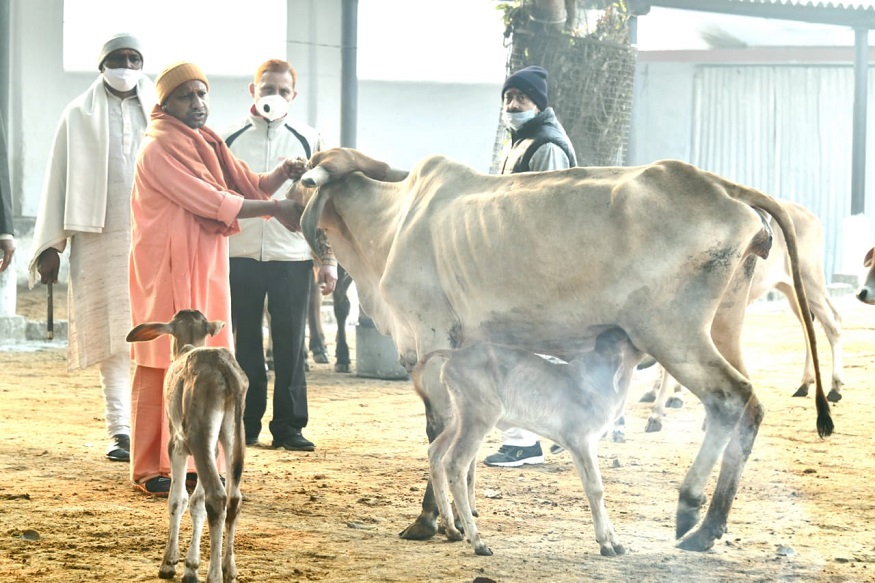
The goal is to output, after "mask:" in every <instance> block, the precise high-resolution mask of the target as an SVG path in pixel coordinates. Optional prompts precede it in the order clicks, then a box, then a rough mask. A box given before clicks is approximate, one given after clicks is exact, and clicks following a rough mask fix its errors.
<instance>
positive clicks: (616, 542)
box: [567, 434, 626, 557]
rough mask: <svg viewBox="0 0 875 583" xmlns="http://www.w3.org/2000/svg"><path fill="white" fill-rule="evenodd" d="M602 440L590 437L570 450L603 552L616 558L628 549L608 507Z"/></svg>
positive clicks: (596, 536)
mask: <svg viewBox="0 0 875 583" xmlns="http://www.w3.org/2000/svg"><path fill="white" fill-rule="evenodd" d="M598 439H599V436H598V434H595V435H593V436H588V437H586V438H585V439H584V440H583V441H582V442H581V443H579V444H569V446H568V447H567V449H568V451H569V453H570V454H571V459H572V460H573V461H574V467H575V468H577V473H578V474H579V475H580V481H581V482H582V483H583V490H584V491H585V492H586V498H587V500H588V501H589V507H590V510H591V511H592V522H593V527H594V528H595V539H596V542H597V543H598V544H599V550H600V552H601V554H602V555H603V556H605V557H614V556H617V555H623V554H625V553H626V549H625V548H624V547H623V545H622V544H621V543H620V539H619V538H618V537H617V533H616V532H615V531H614V525H613V524H612V523H611V519H610V518H608V511H607V509H606V508H605V487H604V484H603V482H602V475H601V472H599V465H598V456H597V454H596V451H597V449H596V448H597V446H598Z"/></svg>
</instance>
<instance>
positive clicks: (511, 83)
mask: <svg viewBox="0 0 875 583" xmlns="http://www.w3.org/2000/svg"><path fill="white" fill-rule="evenodd" d="M511 87H513V88H514V89H519V90H520V91H522V92H523V93H525V94H526V95H528V96H529V99H531V100H532V101H534V102H535V105H537V106H538V109H539V110H541V111H544V110H545V109H547V106H548V105H549V101H548V99H547V70H546V69H544V68H543V67H538V66H537V65H533V66H531V67H526V68H524V69H520V70H519V71H517V72H516V73H514V74H513V75H511V76H510V77H508V78H507V81H505V82H504V87H502V88H501V98H502V99H504V93H505V91H507V90H508V89H510V88H511Z"/></svg>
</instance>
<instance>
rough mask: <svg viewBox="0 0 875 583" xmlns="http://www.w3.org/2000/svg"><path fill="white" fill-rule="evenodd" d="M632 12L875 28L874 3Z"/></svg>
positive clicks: (635, 2) (721, 3)
mask: <svg viewBox="0 0 875 583" xmlns="http://www.w3.org/2000/svg"><path fill="white" fill-rule="evenodd" d="M629 4H630V7H631V9H632V11H633V12H635V13H637V14H646V13H647V12H648V11H649V10H650V7H652V6H660V7H663V8H679V9H683V10H695V11H697V12H715V13H719V14H735V15H739V16H758V17H760V18H776V19H781V20H795V21H798V22H810V23H814V24H834V25H839V26H849V27H851V28H854V29H873V28H875V2H872V1H871V0H870V1H865V0H857V1H856V2H853V1H851V2H845V1H842V0H839V1H836V2H813V1H811V0H631V1H630V2H629Z"/></svg>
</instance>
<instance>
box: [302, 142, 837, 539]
mask: <svg viewBox="0 0 875 583" xmlns="http://www.w3.org/2000/svg"><path fill="white" fill-rule="evenodd" d="M310 162H311V167H312V169H311V170H310V171H308V172H307V173H306V174H305V175H304V176H302V178H301V180H300V181H299V184H300V185H302V186H311V187H318V189H317V190H316V191H315V192H312V191H306V190H305V189H303V188H301V189H296V190H295V191H293V192H292V193H291V195H292V196H293V197H296V198H299V200H301V201H302V202H306V204H307V208H306V210H305V211H304V214H303V216H302V219H301V225H302V230H303V231H304V235H305V237H307V239H308V241H310V242H311V245H314V244H315V236H316V227H317V225H318V226H319V227H321V228H322V229H324V230H325V232H326V234H327V235H328V237H329V239H330V240H331V245H332V247H333V248H334V251H335V254H336V256H337V259H338V262H339V263H341V264H342V265H343V266H344V267H345V268H346V269H347V271H348V272H349V274H350V275H351V276H352V278H353V279H354V280H355V282H356V289H357V291H358V297H359V301H360V303H361V305H362V307H363V308H364V310H365V312H366V313H367V314H368V315H369V316H371V318H373V320H374V322H375V323H376V325H377V328H378V329H379V330H380V332H382V333H383V334H386V335H389V336H391V338H392V340H393V342H394V343H395V346H396V349H397V352H398V354H399V357H400V359H401V362H402V364H404V365H405V366H406V367H407V369H408V370H411V369H412V368H413V367H414V366H415V364H416V363H417V361H418V360H419V358H420V357H421V356H423V355H425V354H427V353H429V352H431V351H433V350H437V349H447V348H454V347H457V346H461V345H462V344H463V343H465V344H467V343H471V342H477V341H487V342H492V343H497V344H506V345H510V346H515V347H518V348H522V349H524V350H528V351H530V352H536V353H539V354H546V355H551V356H555V357H557V358H561V359H563V360H566V361H569V360H572V359H574V358H577V357H579V356H581V355H582V354H584V353H586V352H589V351H591V350H592V349H593V347H594V345H595V339H596V337H597V336H598V335H599V334H600V333H601V332H604V331H605V330H607V329H609V328H619V329H620V330H622V331H623V332H624V333H625V334H626V335H627V336H628V337H629V340H630V343H631V344H632V346H634V347H635V349H636V350H638V351H640V352H645V353H647V354H650V355H652V356H653V357H654V358H656V359H657V361H658V362H660V363H661V364H662V365H663V366H665V368H666V369H667V370H668V371H669V372H670V373H671V374H672V375H673V376H674V377H675V378H677V379H678V380H679V381H680V382H682V383H683V384H684V385H686V386H688V387H690V389H691V390H692V391H693V392H694V393H695V394H696V395H697V396H698V397H699V399H700V400H701V401H702V402H703V403H704V405H705V408H706V410H707V414H708V420H709V421H708V426H707V429H706V432H705V437H704V440H703V443H702V448H701V450H700V452H699V454H698V455H697V456H696V459H695V461H694V462H693V465H692V467H691V468H690V470H689V471H688V472H687V475H686V477H685V478H684V480H683V483H682V484H681V487H680V494H679V502H678V507H677V518H676V536H677V537H678V538H682V537H683V538H682V540H681V541H680V542H679V546H680V547H681V548H684V549H688V550H695V551H704V550H707V549H710V548H711V547H712V546H713V545H714V542H715V540H716V539H717V538H720V537H721V536H722V535H723V533H724V532H725V531H726V523H727V518H728V515H729V510H730V508H731V506H732V503H733V500H734V498H735V494H736V492H737V490H738V486H739V481H740V478H741V473H742V471H743V469H744V465H745V463H746V461H747V458H748V456H749V455H750V452H751V449H752V447H753V442H754V439H755V438H756V434H757V431H758V429H759V426H760V423H761V422H762V418H763V414H764V411H763V407H762V405H761V404H760V402H759V400H758V399H757V398H756V396H755V395H754V391H753V386H752V385H751V383H750V381H749V379H748V377H747V371H746V368H745V366H744V362H743V358H742V353H741V322H742V315H743V312H744V309H745V307H746V306H747V298H748V295H749V292H750V282H751V278H752V277H753V271H754V267H755V262H756V261H757V256H759V257H766V256H767V255H768V253H769V248H770V241H771V233H770V228H769V226H768V223H767V221H766V220H765V219H764V217H763V216H762V215H761V213H760V212H759V211H758V210H756V209H761V210H762V211H764V212H767V213H768V214H770V215H772V216H774V217H775V219H776V220H777V222H778V224H779V225H780V227H781V230H782V231H783V232H784V235H785V236H786V238H787V247H788V251H789V254H790V261H791V265H792V267H793V280H794V286H795V290H796V295H797V299H798V301H799V303H800V305H801V306H802V308H801V313H802V314H803V317H804V321H805V333H806V335H807V337H808V341H809V342H810V343H811V351H812V354H813V355H814V359H815V378H816V397H815V403H816V405H817V429H818V433H819V434H820V435H821V436H825V435H829V434H831V433H832V430H833V423H832V419H831V417H830V412H829V403H828V402H827V400H826V396H825V394H824V392H823V386H822V383H821V381H820V375H819V369H818V366H817V365H818V361H817V351H816V346H815V342H816V340H815V335H814V328H813V324H812V320H811V314H810V311H809V308H808V300H807V299H806V296H805V290H804V288H803V284H802V276H801V274H800V273H799V257H798V253H797V248H796V237H795V232H794V229H793V223H792V220H791V218H790V216H789V215H788V214H787V212H786V211H785V210H784V208H783V207H781V206H780V205H779V204H778V203H777V201H775V200H774V199H773V198H771V197H769V196H767V195H765V194H763V193H760V192H758V191H756V190H753V189H750V188H746V187H744V186H741V185H738V184H735V183H732V182H730V181H727V180H726V179H724V178H721V177H720V176H717V175H715V174H712V173H709V172H705V171H702V170H699V169H698V168H695V167H694V166H691V165H689V164H686V163H684V162H680V161H671V160H667V161H661V162H655V163H653V164H648V165H646V166H638V167H592V168H572V169H568V170H559V171H554V172H541V173H537V172H534V173H521V174H512V175H503V176H491V175H485V174H481V173H478V172H476V171H474V170H473V169H471V168H469V167H467V166H464V165H462V164H458V163H456V162H453V161H451V160H448V159H447V158H444V157H441V156H432V157H429V158H426V159H425V160H423V161H422V162H420V163H419V164H418V165H417V166H416V167H415V168H414V169H413V170H412V171H411V172H409V173H408V172H404V171H399V170H394V169H392V168H390V167H389V166H388V165H387V164H385V163H383V162H379V161H376V160H373V159H371V158H368V157H367V156H365V155H363V154H362V153H360V152H357V151H355V150H351V149H332V150H327V151H324V152H320V153H317V154H316V155H314V156H313V158H312V159H311V161H310ZM437 369H438V367H437V363H435V362H433V363H431V364H430V365H429V366H428V367H426V370H425V371H424V373H423V389H424V391H425V394H426V395H427V398H428V403H429V406H428V407H427V408H426V419H427V427H426V432H427V434H428V437H429V440H430V441H431V440H434V438H435V437H436V436H437V435H439V434H440V433H441V431H443V429H444V427H445V426H446V424H447V423H448V422H449V421H450V417H451V415H452V407H451V403H450V399H449V393H448V391H447V389H446V387H445V386H443V384H442V383H441V382H440V380H439V378H438V374H437V373H438V370H437ZM721 457H722V463H721V465H720V470H719V476H718V479H717V484H716V487H715V489H714V493H713V496H712V498H711V502H710V506H709V507H708V511H707V513H706V515H705V518H704V520H702V522H701V524H699V521H700V512H701V509H702V508H703V507H704V506H705V501H706V495H705V487H706V485H707V483H708V479H709V476H710V474H711V472H712V470H713V469H714V466H715V465H717V463H718V461H719V460H720V459H721ZM437 514H438V512H437V507H436V505H435V500H434V493H433V490H432V488H431V487H430V485H429V487H428V488H426V493H425V498H424V500H423V508H422V512H421V513H420V515H419V517H418V518H417V519H416V521H415V522H414V523H413V524H412V525H410V526H409V527H408V528H406V529H405V530H404V531H403V532H402V533H401V536H402V537H403V538H407V539H426V538H430V537H432V536H434V534H435V533H436V532H437ZM697 525H698V526H697ZM694 527H696V529H695V530H693V528H694Z"/></svg>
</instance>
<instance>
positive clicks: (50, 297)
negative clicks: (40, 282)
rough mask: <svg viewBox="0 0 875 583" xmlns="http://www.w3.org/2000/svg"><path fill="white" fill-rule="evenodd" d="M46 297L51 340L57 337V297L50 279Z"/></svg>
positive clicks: (47, 329) (48, 334) (48, 333)
mask: <svg viewBox="0 0 875 583" xmlns="http://www.w3.org/2000/svg"><path fill="white" fill-rule="evenodd" d="M46 299H47V304H48V306H47V308H48V314H47V315H46V335H47V336H48V339H49V340H54V338H55V299H54V293H53V292H52V282H51V281H49V283H48V288H47V289H46Z"/></svg>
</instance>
